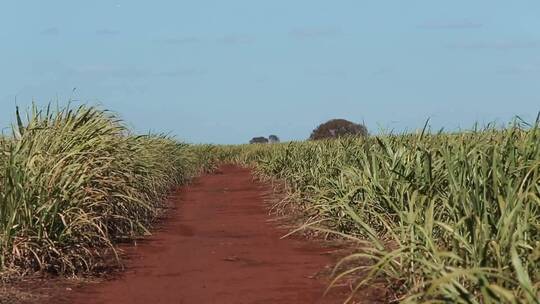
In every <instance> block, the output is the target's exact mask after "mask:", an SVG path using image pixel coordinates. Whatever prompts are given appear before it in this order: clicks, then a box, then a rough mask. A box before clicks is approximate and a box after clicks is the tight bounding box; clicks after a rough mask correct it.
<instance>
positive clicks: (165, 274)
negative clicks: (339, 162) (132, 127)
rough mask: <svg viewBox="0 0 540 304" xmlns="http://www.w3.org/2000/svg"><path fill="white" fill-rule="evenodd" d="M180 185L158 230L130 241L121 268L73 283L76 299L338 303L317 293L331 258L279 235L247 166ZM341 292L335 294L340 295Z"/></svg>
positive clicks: (99, 302)
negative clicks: (113, 274)
mask: <svg viewBox="0 0 540 304" xmlns="http://www.w3.org/2000/svg"><path fill="white" fill-rule="evenodd" d="M220 173H221V174H212V175H205V176H202V177H200V178H198V179H196V180H195V181H194V182H193V183H192V184H191V185H188V186H185V187H182V188H181V189H179V191H178V192H177V193H176V195H175V196H174V197H173V200H172V202H173V203H174V206H175V207H174V208H173V210H171V211H170V214H169V216H168V217H169V219H167V220H166V222H165V224H164V226H163V227H162V229H160V231H158V232H156V233H155V234H154V235H153V236H152V237H149V238H148V239H146V240H145V241H143V242H142V243H139V245H138V246H136V247H131V248H127V249H126V250H127V253H128V255H129V256H130V258H129V260H128V262H127V265H126V266H127V269H126V271H125V272H124V273H123V274H122V275H120V276H119V277H118V278H115V279H113V280H110V281H105V282H102V283H98V284H95V285H90V286H85V287H82V288H81V289H77V290H74V291H73V293H72V294H71V295H69V298H68V299H66V300H68V302H71V303H77V304H109V303H115V304H124V303H125V304H127V303H129V304H137V303H145V304H146V303H167V304H168V303H177V304H182V303H185V304H206V303H210V304H211V303H220V304H229V303H230V304H233V303H234V304H242V303H246V304H247V303H298V304H302V303H310V304H312V303H341V302H342V301H343V297H342V296H340V294H334V295H332V294H331V295H330V296H327V297H326V298H324V299H323V298H322V293H323V292H324V290H325V288H326V283H325V282H323V281H321V280H319V279H316V278H315V276H316V275H317V273H318V272H319V271H321V270H322V269H323V268H325V267H326V266H328V265H331V264H332V263H333V262H334V261H333V260H332V258H331V257H330V256H329V255H328V254H325V253H327V252H328V251H332V249H325V248H324V247H321V246H318V245H316V244H314V243H313V242H308V241H304V240H299V239H280V237H281V236H282V235H283V234H284V233H285V231H284V230H281V229H278V228H276V227H275V224H272V223H269V222H268V220H269V219H270V218H269V216H268V214H267V210H266V209H265V206H264V202H263V193H264V186H263V185H261V184H258V183H257V182H254V181H253V180H252V177H251V174H250V171H249V170H247V169H242V168H239V167H234V166H224V167H222V168H221V172H220ZM340 298H341V299H340Z"/></svg>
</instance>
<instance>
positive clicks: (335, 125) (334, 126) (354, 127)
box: [309, 119, 368, 140]
mask: <svg viewBox="0 0 540 304" xmlns="http://www.w3.org/2000/svg"><path fill="white" fill-rule="evenodd" d="M367 135H368V130H367V128H366V126H364V125H363V124H357V123H353V122H351V121H348V120H345V119H331V120H329V121H327V122H325V123H322V124H320V125H319V126H318V127H317V128H315V129H314V130H313V132H311V136H310V137H309V139H310V140H320V139H328V138H338V137H343V136H367Z"/></svg>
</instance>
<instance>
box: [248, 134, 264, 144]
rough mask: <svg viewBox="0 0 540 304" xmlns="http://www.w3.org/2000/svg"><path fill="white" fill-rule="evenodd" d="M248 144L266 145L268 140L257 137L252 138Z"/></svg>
mask: <svg viewBox="0 0 540 304" xmlns="http://www.w3.org/2000/svg"><path fill="white" fill-rule="evenodd" d="M249 143H250V144H267V143H268V138H266V137H264V136H259V137H253V138H252V139H251V140H250V141H249Z"/></svg>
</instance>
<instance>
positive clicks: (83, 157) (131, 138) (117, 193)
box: [0, 106, 209, 273]
mask: <svg viewBox="0 0 540 304" xmlns="http://www.w3.org/2000/svg"><path fill="white" fill-rule="evenodd" d="M16 121H17V123H16V124H15V125H14V126H13V128H12V130H11V134H4V135H5V136H4V137H3V138H0V270H3V271H7V270H15V271H18V272H25V271H35V270H46V271H52V272H58V273H66V272H67V273H75V272H81V271H88V270H92V269H93V268H94V267H95V266H96V265H97V264H98V263H99V257H100V253H103V252H106V251H107V249H108V251H109V252H111V251H112V252H115V250H114V248H115V246H114V243H115V242H117V241H119V240H122V239H125V238H131V237H134V236H137V235H141V234H144V233H146V232H147V228H148V227H149V225H150V224H151V223H152V221H153V220H154V219H155V218H156V216H157V215H158V213H159V211H160V209H161V207H162V202H163V199H164V197H165V195H166V194H167V193H168V191H169V190H170V189H171V188H172V187H173V186H175V185H178V184H181V183H183V182H185V181H186V180H187V179H189V178H190V177H191V176H192V175H194V174H195V173H196V172H197V170H199V169H201V168H208V165H209V164H207V163H205V160H204V159H203V158H201V157H199V156H201V155H202V154H201V153H199V152H197V151H195V150H194V149H192V148H191V147H190V146H188V145H187V144H183V143H178V142H176V141H174V140H172V139H170V138H167V137H165V136H154V135H147V136H137V135H134V134H132V133H131V132H130V131H129V130H128V129H127V128H126V127H125V126H124V124H123V123H122V121H121V120H120V119H118V118H117V117H116V116H115V115H113V114H112V113H110V112H108V111H104V110H100V109H97V108H94V107H87V106H81V107H78V108H75V109H71V108H69V107H68V108H56V109H54V110H53V109H51V107H48V108H46V109H42V110H41V109H38V108H37V107H36V106H34V107H32V108H31V109H30V110H29V111H28V112H27V113H26V115H21V114H20V113H19V111H18V110H17V113H16Z"/></svg>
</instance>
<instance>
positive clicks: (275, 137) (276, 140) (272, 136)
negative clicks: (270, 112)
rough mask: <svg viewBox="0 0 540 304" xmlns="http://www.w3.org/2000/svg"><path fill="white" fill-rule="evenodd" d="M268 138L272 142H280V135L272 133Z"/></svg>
mask: <svg viewBox="0 0 540 304" xmlns="http://www.w3.org/2000/svg"><path fill="white" fill-rule="evenodd" d="M268 140H269V141H270V143H271V144H275V143H278V142H279V137H277V136H276V135H270V136H268Z"/></svg>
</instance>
